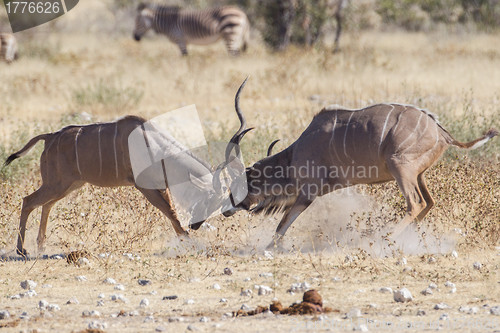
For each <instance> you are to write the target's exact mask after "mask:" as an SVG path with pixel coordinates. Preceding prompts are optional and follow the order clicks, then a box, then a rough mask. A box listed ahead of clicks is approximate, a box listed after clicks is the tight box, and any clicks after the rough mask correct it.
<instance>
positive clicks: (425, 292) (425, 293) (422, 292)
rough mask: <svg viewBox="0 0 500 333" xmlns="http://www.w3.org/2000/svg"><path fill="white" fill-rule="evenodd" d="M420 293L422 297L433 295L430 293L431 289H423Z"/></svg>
mask: <svg viewBox="0 0 500 333" xmlns="http://www.w3.org/2000/svg"><path fill="white" fill-rule="evenodd" d="M420 293H421V294H422V295H424V296H427V295H432V294H433V292H432V289H431V288H425V289H424V290H422V291H421V292H420Z"/></svg>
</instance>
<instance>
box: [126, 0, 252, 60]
mask: <svg viewBox="0 0 500 333" xmlns="http://www.w3.org/2000/svg"><path fill="white" fill-rule="evenodd" d="M137 9H138V13H137V17H136V23H135V30H134V38H135V39H136V40H138V41H139V40H140V39H141V38H142V36H143V35H144V34H145V33H146V32H147V31H148V30H149V29H153V30H154V31H155V32H156V33H161V34H164V35H166V36H167V37H168V38H169V39H170V40H171V41H172V42H174V43H176V44H177V45H178V46H179V48H180V49H181V52H182V54H183V55H186V54H187V49H186V45H187V44H200V45H206V44H211V43H214V42H216V41H217V40H219V39H221V38H222V39H223V40H224V41H225V43H226V47H227V49H228V51H229V52H230V53H231V54H237V53H239V51H240V50H243V51H244V50H245V48H246V45H247V42H248V37H249V36H248V35H249V23H248V18H247V16H246V14H245V13H244V12H242V11H241V10H240V9H238V8H236V7H230V6H228V7H219V8H212V9H205V10H200V11H193V10H184V9H181V8H180V7H168V6H159V5H145V4H141V5H139V7H138V8H137Z"/></svg>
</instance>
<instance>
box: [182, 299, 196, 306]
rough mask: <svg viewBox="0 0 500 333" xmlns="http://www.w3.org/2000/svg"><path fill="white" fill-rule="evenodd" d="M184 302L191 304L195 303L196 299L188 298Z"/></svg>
mask: <svg viewBox="0 0 500 333" xmlns="http://www.w3.org/2000/svg"><path fill="white" fill-rule="evenodd" d="M184 304H187V305H191V304H194V299H187V300H186V301H185V302H184Z"/></svg>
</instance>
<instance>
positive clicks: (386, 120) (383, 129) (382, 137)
mask: <svg viewBox="0 0 500 333" xmlns="http://www.w3.org/2000/svg"><path fill="white" fill-rule="evenodd" d="M391 107H392V109H391V111H389V113H388V114H387V117H386V118H385V122H384V127H382V134H380V142H379V144H378V155H380V147H382V140H383V139H384V134H385V129H386V128H387V122H388V121H389V117H390V115H391V113H392V111H394V105H391Z"/></svg>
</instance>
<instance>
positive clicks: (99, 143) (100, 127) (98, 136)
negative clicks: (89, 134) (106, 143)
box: [97, 125, 102, 176]
mask: <svg viewBox="0 0 500 333" xmlns="http://www.w3.org/2000/svg"><path fill="white" fill-rule="evenodd" d="M101 129H102V125H99V130H97V145H98V147H99V176H101V175H102V151H101Z"/></svg>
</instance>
